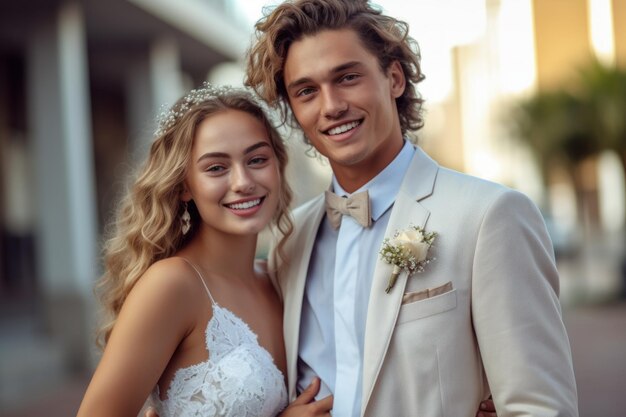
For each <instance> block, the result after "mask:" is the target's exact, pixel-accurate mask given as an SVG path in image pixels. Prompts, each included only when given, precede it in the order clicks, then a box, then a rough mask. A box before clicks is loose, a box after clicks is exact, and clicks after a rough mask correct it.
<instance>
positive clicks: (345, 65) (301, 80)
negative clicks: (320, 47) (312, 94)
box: [287, 61, 361, 90]
mask: <svg viewBox="0 0 626 417" xmlns="http://www.w3.org/2000/svg"><path fill="white" fill-rule="evenodd" d="M360 65H361V63H360V62H359V61H350V62H346V63H343V64H341V65H337V66H336V67H334V68H332V69H331V70H330V73H331V74H335V73H338V72H342V71H345V70H349V69H352V68H354V67H358V66H360ZM308 82H311V78H309V77H302V78H298V79H297V80H294V81H292V82H291V83H289V85H287V90H291V89H292V88H294V87H298V86H299V85H302V84H306V83H308Z"/></svg>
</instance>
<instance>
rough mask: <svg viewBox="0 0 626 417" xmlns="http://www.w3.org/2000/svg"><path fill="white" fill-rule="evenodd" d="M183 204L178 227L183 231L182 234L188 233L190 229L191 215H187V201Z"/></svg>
mask: <svg viewBox="0 0 626 417" xmlns="http://www.w3.org/2000/svg"><path fill="white" fill-rule="evenodd" d="M184 204H185V211H183V214H182V215H181V216H180V229H181V231H182V232H183V236H184V235H186V234H187V233H189V229H191V216H190V215H189V210H187V202H186V201H185V202H184Z"/></svg>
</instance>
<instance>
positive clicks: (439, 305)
mask: <svg viewBox="0 0 626 417" xmlns="http://www.w3.org/2000/svg"><path fill="white" fill-rule="evenodd" d="M444 285H447V284H444ZM437 288H439V287H437ZM426 291H429V290H426ZM430 291H433V290H430ZM421 292H422V291H420V293H421ZM405 295H407V294H405ZM408 295H411V294H408ZM456 305H457V300H456V289H453V290H451V291H447V292H444V293H443V294H439V295H435V296H431V297H428V298H424V299H421V300H418V301H413V302H410V303H407V304H402V306H401V307H400V313H399V314H398V324H402V323H406V322H408V321H412V320H417V319H422V318H424V317H428V316H432V315H435V314H439V313H443V312H445V311H449V310H452V309H454V308H456Z"/></svg>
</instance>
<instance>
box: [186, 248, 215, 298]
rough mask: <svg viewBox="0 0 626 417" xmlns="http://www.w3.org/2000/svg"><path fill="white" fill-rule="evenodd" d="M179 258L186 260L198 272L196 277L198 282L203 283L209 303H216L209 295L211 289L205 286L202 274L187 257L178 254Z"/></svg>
mask: <svg viewBox="0 0 626 417" xmlns="http://www.w3.org/2000/svg"><path fill="white" fill-rule="evenodd" d="M180 259H182V260H184V261H185V262H187V263H188V264H189V265H191V267H192V268H193V269H194V271H196V273H197V274H198V278H200V282H202V285H204V289H205V290H206V293H207V294H208V295H209V298H210V299H211V303H213V304H217V303H216V302H215V300H214V299H213V296H212V295H211V291H209V287H207V285H206V282H204V277H203V276H202V274H201V273H200V271H199V270H198V268H197V267H196V266H195V265H194V264H193V262H191V261H190V260H189V259H187V258H183V257H182V256H180Z"/></svg>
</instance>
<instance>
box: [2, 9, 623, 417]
mask: <svg viewBox="0 0 626 417" xmlns="http://www.w3.org/2000/svg"><path fill="white" fill-rule="evenodd" d="M374 2H375V1H374ZM484 4H485V8H484V11H485V19H484V28H483V31H482V34H481V35H480V36H478V37H477V38H475V39H473V40H472V41H470V42H467V43H464V44H460V45H458V46H456V47H454V49H453V50H452V51H451V62H452V71H451V73H452V77H453V80H452V83H453V88H452V89H451V94H450V95H449V96H448V97H446V98H444V99H442V100H439V101H437V102H434V103H427V108H428V113H427V114H426V127H425V130H424V132H423V133H421V139H422V144H423V146H424V147H425V148H426V150H427V151H428V152H429V153H430V154H431V155H433V156H434V157H435V159H437V160H438V161H439V162H440V163H442V164H443V165H446V166H449V167H452V168H455V169H458V170H460V171H465V172H469V173H471V174H474V175H478V176H481V177H483V178H487V179H492V180H495V181H498V182H503V183H505V184H508V185H510V186H512V187H515V188H518V189H520V190H522V191H524V192H526V193H527V194H529V195H530V196H531V197H533V198H534V199H535V200H536V201H537V202H540V201H541V199H542V198H543V196H544V195H545V193H546V190H545V189H544V188H543V186H542V184H541V180H540V179H538V178H537V175H538V174H537V172H536V169H535V168H534V167H533V162H532V159H531V157H530V155H529V154H528V152H527V151H526V150H525V149H523V147H521V146H516V145H513V144H512V143H511V141H509V140H508V136H509V134H508V133H507V132H506V131H505V129H503V128H502V122H501V110H502V109H504V108H506V107H507V106H508V105H509V104H510V103H512V102H513V101H514V100H517V99H519V98H520V97H524V96H526V95H529V94H532V93H533V92H534V91H538V90H542V89H550V88H553V87H555V86H557V85H561V84H562V83H566V82H568V81H567V80H568V79H571V78H572V77H573V75H574V74H575V71H576V68H577V66H578V65H579V64H580V63H581V62H582V61H585V60H587V59H591V58H592V57H594V56H598V57H600V58H601V59H603V60H609V61H612V62H615V63H616V64H618V65H624V66H626V0H484ZM419 7H420V5H419V3H417V4H416V5H415V10H416V13H418V12H419ZM607 10H608V11H609V12H608V13H607V12H606V11H607ZM442 25H445V22H442ZM251 29H252V28H251V27H249V25H247V24H245V23H244V22H243V21H242V20H240V19H239V18H238V16H237V14H236V11H235V10H234V7H233V2H231V1H228V0H176V1H173V0H108V1H98V0H68V1H61V0H22V1H9V0H4V1H2V3H0V161H1V165H0V234H1V239H0V414H2V410H3V409H10V408H15V407H17V406H19V403H20V401H22V398H23V396H24V393H26V395H31V393H33V392H36V391H37V390H45V389H46V388H47V387H49V386H50V384H52V383H54V381H58V380H59V379H60V378H63V377H64V376H65V375H67V374H68V373H72V372H80V371H84V370H89V369H91V367H92V366H93V358H94V356H93V353H92V351H93V340H94V339H93V328H92V326H93V323H94V315H95V314H96V313H97V306H96V305H95V301H94V298H93V293H92V291H93V284H94V282H95V279H96V278H97V277H98V276H99V275H100V272H101V269H100V268H101V267H100V259H99V250H100V244H101V237H102V232H103V227H104V226H105V225H106V222H107V221H108V220H109V217H110V215H111V213H112V210H113V204H114V203H115V202H116V200H117V197H118V195H119V193H120V192H121V190H122V189H123V186H124V181H125V179H126V176H127V174H128V172H129V169H130V167H132V166H133V165H134V162H135V161H136V160H137V159H139V158H140V157H141V156H142V155H143V154H144V153H145V152H146V150H147V146H148V144H149V142H150V139H151V137H152V132H153V130H154V125H153V119H154V115H155V114H156V113H157V112H158V111H159V107H160V106H161V105H162V104H164V103H172V102H173V101H174V100H175V99H176V98H177V97H178V96H179V95H180V93H181V91H184V90H185V89H188V88H190V87H192V86H197V85H199V84H200V83H201V82H202V81H203V80H205V79H207V77H208V76H209V75H208V74H209V73H210V72H212V71H215V70H216V69H218V68H222V67H224V65H225V64H227V65H228V64H231V65H232V66H234V67H235V68H237V67H241V60H242V58H243V56H244V53H245V50H246V48H247V46H248V42H249V39H250V38H249V37H250V33H251ZM417 40H418V42H425V41H428V40H422V39H419V38H418V39H417ZM234 73H235V74H236V75H235V76H234V79H235V80H237V79H238V77H240V73H237V71H236V70H235V71H234ZM427 75H428V74H427ZM294 139H295V140H294V141H293V143H294V144H293V145H292V159H291V160H292V163H291V165H290V167H289V170H290V171H289V174H288V175H289V178H290V180H292V182H293V185H294V189H295V192H296V197H297V201H298V202H301V201H303V200H304V199H306V198H307V197H308V196H309V195H310V194H312V193H315V192H317V190H318V189H321V188H322V187H324V186H325V184H327V178H328V177H327V175H328V167H327V166H326V167H325V168H324V167H323V165H322V168H319V169H318V171H316V176H315V178H322V180H318V183H317V184H315V186H311V178H312V177H311V176H310V175H302V171H301V170H302V168H301V167H302V166H303V165H304V164H305V162H306V160H307V157H305V156H304V148H303V146H302V144H301V141H300V140H299V138H294ZM592 165H593V166H592V168H591V170H592V171H593V172H596V173H601V172H604V171H603V169H602V167H601V166H599V165H597V164H592ZM600 165H601V164H600ZM598 175H601V174H598ZM609 175H612V174H609ZM602 183H603V182H602V181H600V180H598V181H592V182H590V184H591V185H590V187H591V188H594V187H595V188H594V189H595V191H597V187H598V184H602ZM556 190H557V192H560V196H561V197H563V196H565V197H564V198H560V201H565V203H562V207H564V208H563V209H562V210H563V211H567V207H568V204H569V203H568V201H569V200H568V196H569V194H568V192H567V191H562V190H563V189H560V188H558V187H557V188H556ZM558 190H561V191H558ZM565 190H567V189H566V188H565ZM592 191H593V190H592ZM622 225H623V221H622V223H620V224H618V226H616V227H622Z"/></svg>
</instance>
